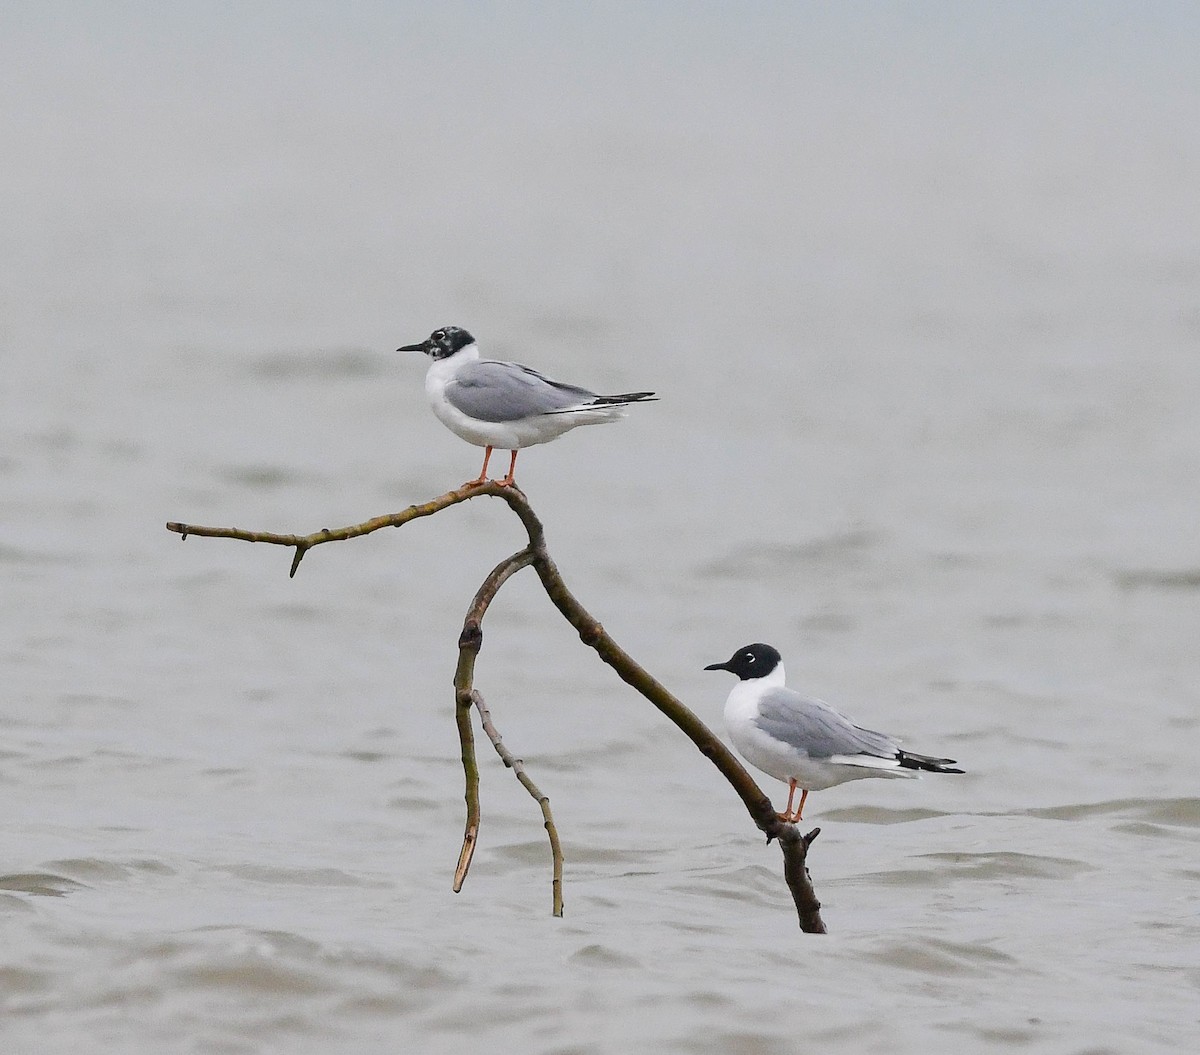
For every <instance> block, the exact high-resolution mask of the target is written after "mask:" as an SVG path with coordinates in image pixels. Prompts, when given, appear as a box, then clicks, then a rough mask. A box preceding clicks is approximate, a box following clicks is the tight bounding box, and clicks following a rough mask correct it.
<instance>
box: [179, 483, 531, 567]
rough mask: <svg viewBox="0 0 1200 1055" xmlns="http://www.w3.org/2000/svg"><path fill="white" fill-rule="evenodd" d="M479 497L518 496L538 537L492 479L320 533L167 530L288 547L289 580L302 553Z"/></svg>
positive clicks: (510, 492) (507, 491)
mask: <svg viewBox="0 0 1200 1055" xmlns="http://www.w3.org/2000/svg"><path fill="white" fill-rule="evenodd" d="M480 495H498V496H500V497H501V498H509V499H511V497H512V496H514V495H519V496H520V499H521V502H522V504H524V506H525V508H526V509H528V510H529V517H530V519H529V520H526V518H525V517H524V516H522V517H521V520H522V522H524V523H525V527H526V530H527V531H529V533H530V536H531V537H532V536H533V534H534V530H535V528H536V532H537V534H538V535H539V537H540V535H541V531H542V525H541V523H540V521H538V519H537V517H536V516H533V510H532V509H529V503H528V502H526V501H525V496H524V495H523V494H521V492H520V491H518V490H517V489H516V488H515V487H503V486H501V485H500V484H499V483H497V482H496V481H495V480H485V481H484V482H483V483H481V484H477V483H470V484H464V485H463V486H462V487H459V488H456V489H455V490H453V491H447V492H446V493H445V494H444V495H439V496H438V497H437V498H435V499H433V500H432V501H429V502H424V503H422V504H421V505H413V506H409V507H408V508H407V509H403V510H401V511H400V512H399V513H388V514H387V515H386V516H379V517H374V518H373V519H371V520H366V521H363V523H361V524H352V525H351V526H350V527H344V528H335V529H330V528H322V529H321V530H320V531H314V532H313V533H312V534H311V535H279V534H276V533H275V532H272V531H243V530H242V529H241V528H222V527H203V526H201V525H199V524H181V523H178V522H176V521H170V522H168V523H167V530H168V531H173V532H175V534H177V535H179V536H180V538H181V540H186V539H187V537H188V535H201V536H204V537H205V538H232V539H239V540H240V541H242V542H265V543H267V544H268V545H271V546H288V547H290V548H292V549H294V550H295V551H296V554H295V556H294V557H293V558H292V567H291V570H290V571H289V572H288V577H289V578H291V577H294V576H295V574H296V569H297V568H299V567H300V562H301V561H302V560H303V559H304V554H306V553H307V552H308V551H309V550H310V549H312V548H313V547H314V546H320V545H321V544H322V543H325V542H345V541H346V540H347V539H352V538H358V537H359V536H360V535H369V534H371V533H372V532H373V531H378V530H380V528H386V527H403V526H404V525H405V524H407V523H409V521H412V520H419V519H420V518H421V517H427V516H433V514H434V513H440V512H441V511H442V510H443V509H445V508H447V507H448V506H453V505H458V504H459V503H460V502H466V501H467V500H468V499H471V498H478V497H479V496H480ZM509 505H513V503H512V501H511V500H510V501H509ZM513 508H514V509H515V508H516V506H514V507H513ZM518 515H520V514H518Z"/></svg>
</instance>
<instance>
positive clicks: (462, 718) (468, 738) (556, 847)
mask: <svg viewBox="0 0 1200 1055" xmlns="http://www.w3.org/2000/svg"><path fill="white" fill-rule="evenodd" d="M533 560H534V552H533V549H532V548H531V547H528V546H527V547H525V549H522V550H518V551H517V552H516V553H514V554H513V555H512V556H511V557H508V558H506V559H505V560H502V561H501V562H500V563H499V564H497V565H496V567H495V568H493V569H492V571H491V573H490V574H489V575H488V577H487V578H486V579H484V580H483V584H482V585H481V586H480V587H479V589H478V590H477V591H476V593H475V597H474V599H473V600H472V601H471V606H470V608H468V609H467V615H466V618H465V619H464V620H463V628H462V633H461V634H460V635H459V638H458V666H457V668H456V669H455V672H454V703H455V708H454V711H455V721H456V723H457V726H458V738H459V743H460V745H461V746H462V760H463V773H464V776H465V778H466V801H467V821H466V830H465V831H464V833H463V845H462V850H461V851H460V852H459V855H458V866H457V867H456V868H455V870H454V892H455V893H456V894H457V893H458V892H459V891H460V890H462V886H463V883H464V882H465V881H466V878H467V871H468V870H469V869H470V867H471V858H472V857H473V856H474V853H475V846H476V845H477V843H478V841H479V819H480V805H479V766H478V763H477V762H476V760H475V737H474V733H473V731H472V729H471V708H472V707H474V708H475V709H477V710H478V711H479V717H480V722H481V724H482V725H483V731H484V732H485V733H486V734H487V736H488V738H489V739H490V740H491V741H492V746H493V747H495V749H496V753H497V754H498V755H499V756H500V759H501V761H502V762H503V763H504V764H505V765H506V766H507V767H508V768H509V769H511V770H512V771H513V773H514V774H515V775H516V778H517V780H518V781H519V782H520V783H521V786H522V787H524V788H525V790H526V791H528V792H529V794H530V795H531V796H532V797H533V799H534V801H535V802H537V804H538V806H539V807H541V811H542V820H543V822H544V824H545V827H546V834H547V835H548V837H549V839H550V854H551V859H552V863H553V864H552V867H553V879H552V881H551V894H552V906H551V909H552V911H553V913H554V915H555V916H561V915H562V913H563V901H562V863H563V857H562V845H561V844H560V842H559V839H558V828H557V827H556V826H555V824H554V816H553V814H552V813H551V812H550V799H549V798H548V797H547V796H546V795H544V794H542V792H541V790H540V789H539V788H538V786H537V785H536V784H534V782H533V780H532V779H531V778H530V777H529V774H528V773H526V772H525V765H524V763H523V762H522V761H521V760H520V759H519V758H514V757H513V755H512V753H511V752H510V751H509V750H508V748H507V747H505V746H504V741H503V740H502V739H501V737H500V733H499V732H498V731H497V729H496V726H495V724H494V723H493V722H492V716H491V712H490V711H488V709H487V706H486V705H485V704H484V702H483V697H482V696H481V695H480V693H479V691H478V690H477V689H476V688H475V687H474V680H475V660H476V658H477V657H478V656H479V650H480V649H481V648H482V647H483V617H484V615H485V614H486V613H487V610H488V606H489V605H490V604H491V603H492V600H493V599H494V598H495V596H496V594H497V593H498V592H499V590H500V587H501V586H503V585H504V584H505V583H506V582H507V581H508V580H509V578H511V577H512V576H513V575H515V574H516V573H517V572H518V571H520V570H521V569H522V568H525V567H528V566H529V565H530V564H532V563H533Z"/></svg>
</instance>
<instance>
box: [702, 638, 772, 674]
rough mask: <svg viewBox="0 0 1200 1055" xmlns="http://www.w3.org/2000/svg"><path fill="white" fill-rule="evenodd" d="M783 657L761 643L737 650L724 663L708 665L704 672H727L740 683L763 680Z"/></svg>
mask: <svg viewBox="0 0 1200 1055" xmlns="http://www.w3.org/2000/svg"><path fill="white" fill-rule="evenodd" d="M782 658H783V657H782V656H780V654H779V653H778V652H776V651H775V649H773V648H772V647H771V646H770V645H764V644H763V643H762V642H761V641H759V642H758V643H756V644H753V645H747V646H746V647H745V648H739V649H738V650H737V651H736V652H735V653H734V654H733V656H732V657H731V658H730V659H729V660H728V661H726V662H725V663H710V664H709V665H708V666H707V667H705V668H704V669H705V670H727V671H729V673H730V674H736V675H737V676H738V677H739V678H741V679H742V681H750V680H751V679H752V678H765V677H766V676H767V675H768V674H770V673H771V671H773V670H774V669H775V668H776V667H777V666H779V663H780V660H781V659H782Z"/></svg>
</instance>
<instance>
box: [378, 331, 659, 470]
mask: <svg viewBox="0 0 1200 1055" xmlns="http://www.w3.org/2000/svg"><path fill="white" fill-rule="evenodd" d="M397 351H401V352H424V353H425V354H426V355H427V356H429V358H430V359H431V360H432V362H431V363H430V364H429V370H428V372H427V373H426V375H425V394H426V396H428V398H429V403H430V405H431V406H432V407H433V412H434V413H435V414H436V415H437V416H438V419H439V420H440V421H441V423H442V424H443V425H445V426H446V428H448V429H449V430H450V431H451V432H453V433H454V434H455V435H456V436H460V437H462V438H463V439H464V440H466V441H467V442H468V443H473V444H475V446H476V447H483V448H485V452H484V456H483V468H482V469H481V470H480V473H479V477H478V478H477V479H475V480H472V481H471V483H483V481H484V480H486V479H487V467H488V460H489V459H490V458H491V456H492V448H494V447H500V448H503V449H506V450H509V451H511V452H512V460H511V461H510V462H509V465H508V475H507V476H505V477H504V479H502V480H501V481H500V482H501V483H502V484H508V485H511V484H512V482H513V470H514V469H516V467H517V451H519V450H520V449H521V448H522V447H532V446H533V445H534V444H537V443H547V442H549V441H550V440H553V439H557V438H558V437H559V436H561V435H562V434H563V433H564V432H569V431H570V430H571V429H573V428H575V427H576V426H577V425H599V424H602V423H604V422H607V421H616V420H618V419H619V418H623V417H625V410H624V408H625V407H626V406H628V405H629V404H630V403H641V402H643V401H644V400H648V399H653V398H654V393H653V392H626V393H624V394H622V395H619V396H600V395H597V394H596V393H595V392H590V391H588V389H586V388H579V387H578V386H576V385H568V384H564V383H563V382H561V381H552V380H551V379H550V378H548V377H546V376H544V375H543V374H539V373H538V372H537V371H536V370H531V369H530V368H529V367H527V366H522V365H521V364H520V363H506V362H501V361H499V360H495V359H480V358H479V346H478V345H477V344H476V343H475V338H474V337H472V336H471V335H470V334H469V333H467V331H466V330H464V329H460V328H459V327H458V326H443V327H442V328H441V329H440V330H434V331H433V333H431V334H430V335H429V337H428V339H426V340H424V341H422V342H421V343H420V344H406V345H404V346H403V347H402V348H398V349H397Z"/></svg>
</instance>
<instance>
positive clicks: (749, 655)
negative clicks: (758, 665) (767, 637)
mask: <svg viewBox="0 0 1200 1055" xmlns="http://www.w3.org/2000/svg"><path fill="white" fill-rule="evenodd" d="M746 662H747V663H753V662H754V653H753V652H747V653H746Z"/></svg>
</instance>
